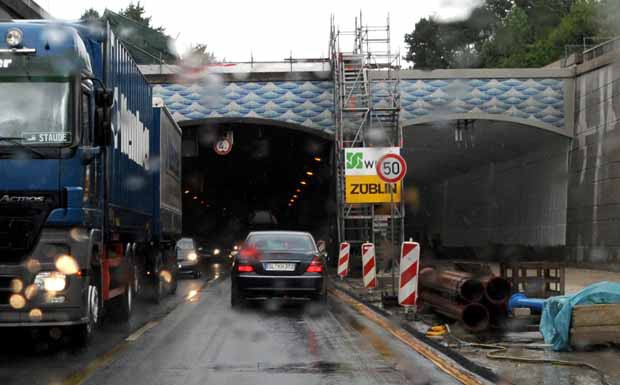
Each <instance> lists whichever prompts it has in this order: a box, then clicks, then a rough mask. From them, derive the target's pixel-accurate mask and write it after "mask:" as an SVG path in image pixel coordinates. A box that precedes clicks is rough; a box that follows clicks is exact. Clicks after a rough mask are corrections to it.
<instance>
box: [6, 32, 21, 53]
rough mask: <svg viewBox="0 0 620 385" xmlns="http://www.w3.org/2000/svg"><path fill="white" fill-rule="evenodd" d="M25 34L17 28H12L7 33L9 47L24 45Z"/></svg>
mask: <svg viewBox="0 0 620 385" xmlns="http://www.w3.org/2000/svg"><path fill="white" fill-rule="evenodd" d="M23 36H24V34H23V33H22V31H21V30H19V29H17V28H11V29H9V30H8V32H7V33H6V43H7V44H8V45H9V47H11V48H14V47H18V46H19V45H21V44H22V38H23Z"/></svg>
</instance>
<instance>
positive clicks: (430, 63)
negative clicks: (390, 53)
mask: <svg viewBox="0 0 620 385" xmlns="http://www.w3.org/2000/svg"><path fill="white" fill-rule="evenodd" d="M405 43H407V45H408V46H409V52H408V53H407V56H406V57H405V60H407V61H412V62H414V63H415V66H416V67H419V68H447V67H448V66H449V64H450V62H449V60H448V58H447V57H446V54H447V52H446V50H445V47H444V46H443V41H442V39H441V37H440V36H439V23H438V22H437V21H436V20H435V19H433V18H432V17H429V18H428V19H421V20H420V21H418V22H417V23H416V25H415V29H414V30H413V32H412V33H410V34H406V35H405Z"/></svg>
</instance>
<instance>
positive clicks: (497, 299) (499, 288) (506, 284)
mask: <svg viewBox="0 0 620 385" xmlns="http://www.w3.org/2000/svg"><path fill="white" fill-rule="evenodd" d="M480 282H482V285H483V286H484V296H485V298H486V299H487V300H488V301H489V302H490V303H492V304H494V305H504V304H506V303H507V302H508V299H509V298H510V294H511V286H510V281H508V280H507V279H506V278H502V277H494V276H492V275H488V276H486V277H481V278H480Z"/></svg>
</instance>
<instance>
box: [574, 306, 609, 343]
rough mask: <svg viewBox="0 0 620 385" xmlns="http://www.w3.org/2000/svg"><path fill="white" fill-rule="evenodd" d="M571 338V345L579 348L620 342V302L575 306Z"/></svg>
mask: <svg viewBox="0 0 620 385" xmlns="http://www.w3.org/2000/svg"><path fill="white" fill-rule="evenodd" d="M570 339H571V345H572V346H574V347H577V348H581V347H585V346H591V345H601V344H609V343H614V344H620V304H602V305H577V306H575V307H574V308H573V314H572V322H571V330H570Z"/></svg>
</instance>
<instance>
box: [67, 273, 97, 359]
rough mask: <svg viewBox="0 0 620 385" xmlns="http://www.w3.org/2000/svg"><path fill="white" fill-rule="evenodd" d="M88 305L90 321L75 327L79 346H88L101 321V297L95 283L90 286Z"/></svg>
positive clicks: (75, 336)
mask: <svg viewBox="0 0 620 385" xmlns="http://www.w3.org/2000/svg"><path fill="white" fill-rule="evenodd" d="M87 305H88V310H87V312H88V321H87V322H86V323H84V324H81V325H77V326H75V327H74V333H73V335H74V338H75V345H76V346H77V347H86V346H88V344H89V343H90V342H91V340H92V338H93V335H94V333H95V329H96V328H97V326H99V324H100V322H101V299H100V297H99V289H97V286H95V285H90V286H89V287H88V300H87Z"/></svg>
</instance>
